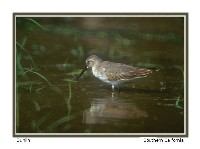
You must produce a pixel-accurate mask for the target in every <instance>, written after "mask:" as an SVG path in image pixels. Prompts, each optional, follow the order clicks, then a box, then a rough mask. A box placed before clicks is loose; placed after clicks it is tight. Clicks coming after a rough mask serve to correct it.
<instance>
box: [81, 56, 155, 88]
mask: <svg viewBox="0 0 200 149" xmlns="http://www.w3.org/2000/svg"><path fill="white" fill-rule="evenodd" d="M90 67H91V68H92V73H93V75H94V76H95V77H97V78H98V79H100V80H101V81H103V82H105V83H108V84H111V85H112V90H113V91H114V88H115V87H118V89H119V84H122V83H124V82H127V81H130V80H134V79H137V78H143V77H146V76H147V75H149V74H151V73H152V72H154V71H156V69H150V68H140V67H133V66H129V65H126V64H122V63H114V62H109V61H102V60H101V59H100V58H99V57H98V56H96V55H91V56H89V57H88V58H87V59H86V67H85V68H84V69H83V70H82V72H81V73H80V74H79V75H78V77H77V79H79V78H80V77H81V76H82V74H83V73H84V72H85V71H86V69H87V68H90Z"/></svg>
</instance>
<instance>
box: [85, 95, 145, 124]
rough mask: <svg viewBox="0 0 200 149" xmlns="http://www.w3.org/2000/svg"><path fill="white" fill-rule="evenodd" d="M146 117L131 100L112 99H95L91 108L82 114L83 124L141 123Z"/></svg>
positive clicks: (143, 111)
mask: <svg viewBox="0 0 200 149" xmlns="http://www.w3.org/2000/svg"><path fill="white" fill-rule="evenodd" d="M147 117H148V115H147V113H146V111H145V110H142V109H140V108H139V107H138V106H137V105H136V104H135V103H134V102H133V101H132V100H131V101H130V100H120V99H114V98H103V99H99V98H95V99H93V100H92V102H91V107H90V108H89V109H87V110H85V111H84V112H83V123H85V124H107V123H111V122H113V121H125V120H137V122H138V121H140V120H141V121H143V120H144V119H145V118H147Z"/></svg>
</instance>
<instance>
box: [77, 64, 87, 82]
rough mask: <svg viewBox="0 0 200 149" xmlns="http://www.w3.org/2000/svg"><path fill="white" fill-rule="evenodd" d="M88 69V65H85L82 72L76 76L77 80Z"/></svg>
mask: <svg viewBox="0 0 200 149" xmlns="http://www.w3.org/2000/svg"><path fill="white" fill-rule="evenodd" d="M87 69H88V67H87V66H85V67H84V68H83V70H82V71H81V73H80V74H79V75H78V76H77V77H76V80H78V79H80V77H81V76H82V75H83V73H84V72H85V71H86V70H87Z"/></svg>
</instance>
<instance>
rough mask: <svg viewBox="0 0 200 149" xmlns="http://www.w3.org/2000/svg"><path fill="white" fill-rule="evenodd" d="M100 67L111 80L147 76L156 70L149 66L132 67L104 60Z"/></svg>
mask: <svg viewBox="0 0 200 149" xmlns="http://www.w3.org/2000/svg"><path fill="white" fill-rule="evenodd" d="M100 69H101V70H102V71H104V74H105V75H106V76H107V77H108V78H109V80H113V81H114V80H120V79H121V80H129V79H135V78H142V77H146V76H147V75H148V74H151V73H152V72H153V71H154V70H153V69H148V68H140V67H132V66H129V65H125V64H121V63H112V62H108V61H104V62H103V63H102V64H101V67H100Z"/></svg>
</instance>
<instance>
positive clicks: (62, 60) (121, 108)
mask: <svg viewBox="0 0 200 149" xmlns="http://www.w3.org/2000/svg"><path fill="white" fill-rule="evenodd" d="M32 20H34V21H36V22H38V23H39V24H40V25H41V26H42V27H43V28H41V27H38V26H37V25H36V24H34V22H33V21H31V20H27V19H24V18H18V20H17V29H16V37H17V39H16V40H17V42H18V43H19V44H20V45H21V46H22V47H23V48H24V49H22V48H21V47H19V46H17V56H18V58H17V60H16V65H17V89H16V91H17V93H16V106H17V108H16V113H17V121H16V128H17V129H16V131H17V132H18V133H69V134H70V133H86V134H87V133H183V132H184V104H183V99H184V82H183V71H184V70H183V64H184V55H183V54H184V52H183V51H184V49H183V47H184V46H183V37H184V34H183V18H32ZM44 28H45V29H44ZM27 53H28V54H27ZM92 54H96V55H98V56H99V57H101V58H102V59H103V60H110V61H114V62H122V63H126V64H129V65H133V66H140V67H156V68H159V71H158V72H155V73H153V74H151V75H149V76H148V77H146V78H142V79H136V80H134V81H131V82H128V83H125V84H123V85H121V86H120V90H121V92H120V93H118V92H114V93H113V92H112V89H111V85H108V84H105V83H103V82H101V81H100V80H98V79H96V78H95V77H94V76H93V75H92V74H91V71H90V70H88V71H87V72H86V73H85V74H84V75H83V76H82V77H81V78H80V80H79V81H75V80H74V78H75V76H77V75H78V74H79V73H80V72H81V69H82V68H83V67H84V65H85V59H86V58H87V57H88V56H89V55H92ZM18 60H19V61H18ZM32 61H34V62H32Z"/></svg>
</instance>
